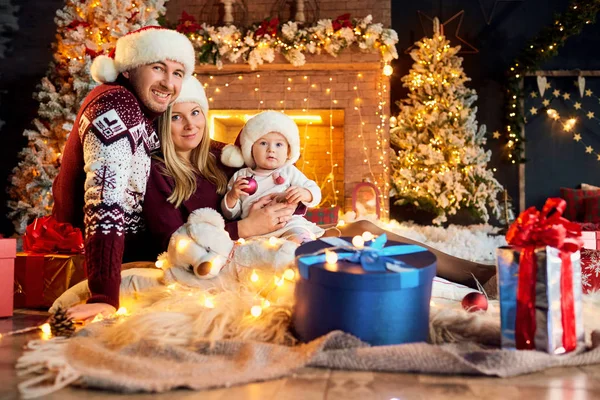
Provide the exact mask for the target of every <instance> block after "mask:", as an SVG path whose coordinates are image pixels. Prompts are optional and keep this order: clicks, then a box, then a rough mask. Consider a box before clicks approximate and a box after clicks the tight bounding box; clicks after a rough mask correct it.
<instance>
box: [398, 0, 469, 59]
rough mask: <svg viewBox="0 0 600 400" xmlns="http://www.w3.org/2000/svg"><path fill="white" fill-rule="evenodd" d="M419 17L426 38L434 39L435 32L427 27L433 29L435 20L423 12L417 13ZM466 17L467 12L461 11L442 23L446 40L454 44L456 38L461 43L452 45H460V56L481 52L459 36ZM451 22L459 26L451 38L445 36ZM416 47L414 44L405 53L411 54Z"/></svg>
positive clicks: (441, 30) (441, 26)
mask: <svg viewBox="0 0 600 400" xmlns="http://www.w3.org/2000/svg"><path fill="white" fill-rule="evenodd" d="M417 15H418V16H419V22H420V23H421V28H423V32H424V33H425V36H427V37H432V36H433V30H432V29H430V28H425V26H426V25H428V26H430V27H432V26H433V18H431V17H430V16H428V15H426V14H425V13H424V12H422V11H417ZM464 17H465V10H462V11H459V12H458V13H456V14H454V15H453V16H452V17H450V19H447V20H446V21H444V22H440V33H441V34H442V35H444V36H446V38H447V39H448V40H450V42H452V40H451V39H452V38H455V39H456V40H458V41H459V42H460V43H457V44H452V43H450V45H451V46H457V45H460V51H459V52H458V54H477V53H479V50H478V49H477V48H476V47H475V46H473V45H472V44H470V43H469V42H467V41H466V40H464V39H463V38H461V37H460V36H459V35H458V31H459V30H460V27H461V25H462V22H463V18H464ZM451 22H452V23H455V22H458V25H457V26H456V30H455V31H454V35H453V36H449V35H446V34H445V31H446V28H447V25H449V24H450V23H451ZM429 32H431V34H429ZM415 47H416V44H413V45H412V46H410V47H409V48H408V49H406V50H404V53H405V54H410V52H411V51H412V50H413V49H414V48H415Z"/></svg>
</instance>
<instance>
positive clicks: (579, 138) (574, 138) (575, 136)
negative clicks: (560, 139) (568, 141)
mask: <svg viewBox="0 0 600 400" xmlns="http://www.w3.org/2000/svg"><path fill="white" fill-rule="evenodd" d="M573 140H574V141H576V142H579V141H580V140H581V134H580V133H576V134H574V135H573Z"/></svg>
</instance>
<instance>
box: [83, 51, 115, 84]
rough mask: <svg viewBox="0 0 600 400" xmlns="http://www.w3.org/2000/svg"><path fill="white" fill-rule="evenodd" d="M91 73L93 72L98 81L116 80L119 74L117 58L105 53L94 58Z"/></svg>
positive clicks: (93, 76)
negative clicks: (116, 64)
mask: <svg viewBox="0 0 600 400" xmlns="http://www.w3.org/2000/svg"><path fill="white" fill-rule="evenodd" d="M90 73H91V74H92V78H93V79H94V80H95V81H96V82H98V83H106V82H114V81H116V80H117V77H118V76H119V73H118V72H117V68H116V66H115V60H113V59H112V58H110V57H108V56H104V55H102V56H98V57H96V58H95V59H94V62H92V66H91V68H90Z"/></svg>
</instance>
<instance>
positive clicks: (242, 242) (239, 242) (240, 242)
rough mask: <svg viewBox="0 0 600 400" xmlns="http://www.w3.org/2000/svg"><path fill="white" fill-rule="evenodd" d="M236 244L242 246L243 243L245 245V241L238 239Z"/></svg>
mask: <svg viewBox="0 0 600 400" xmlns="http://www.w3.org/2000/svg"><path fill="white" fill-rule="evenodd" d="M237 242H238V244H244V243H246V239H244V238H239V239H238V240H237Z"/></svg>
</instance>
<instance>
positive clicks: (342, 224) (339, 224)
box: [337, 219, 346, 226]
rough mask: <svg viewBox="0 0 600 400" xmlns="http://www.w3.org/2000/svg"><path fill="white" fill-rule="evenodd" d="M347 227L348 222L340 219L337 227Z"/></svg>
mask: <svg viewBox="0 0 600 400" xmlns="http://www.w3.org/2000/svg"><path fill="white" fill-rule="evenodd" d="M344 225H346V221H344V220H343V219H340V220H339V221H338V223H337V226H344Z"/></svg>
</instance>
